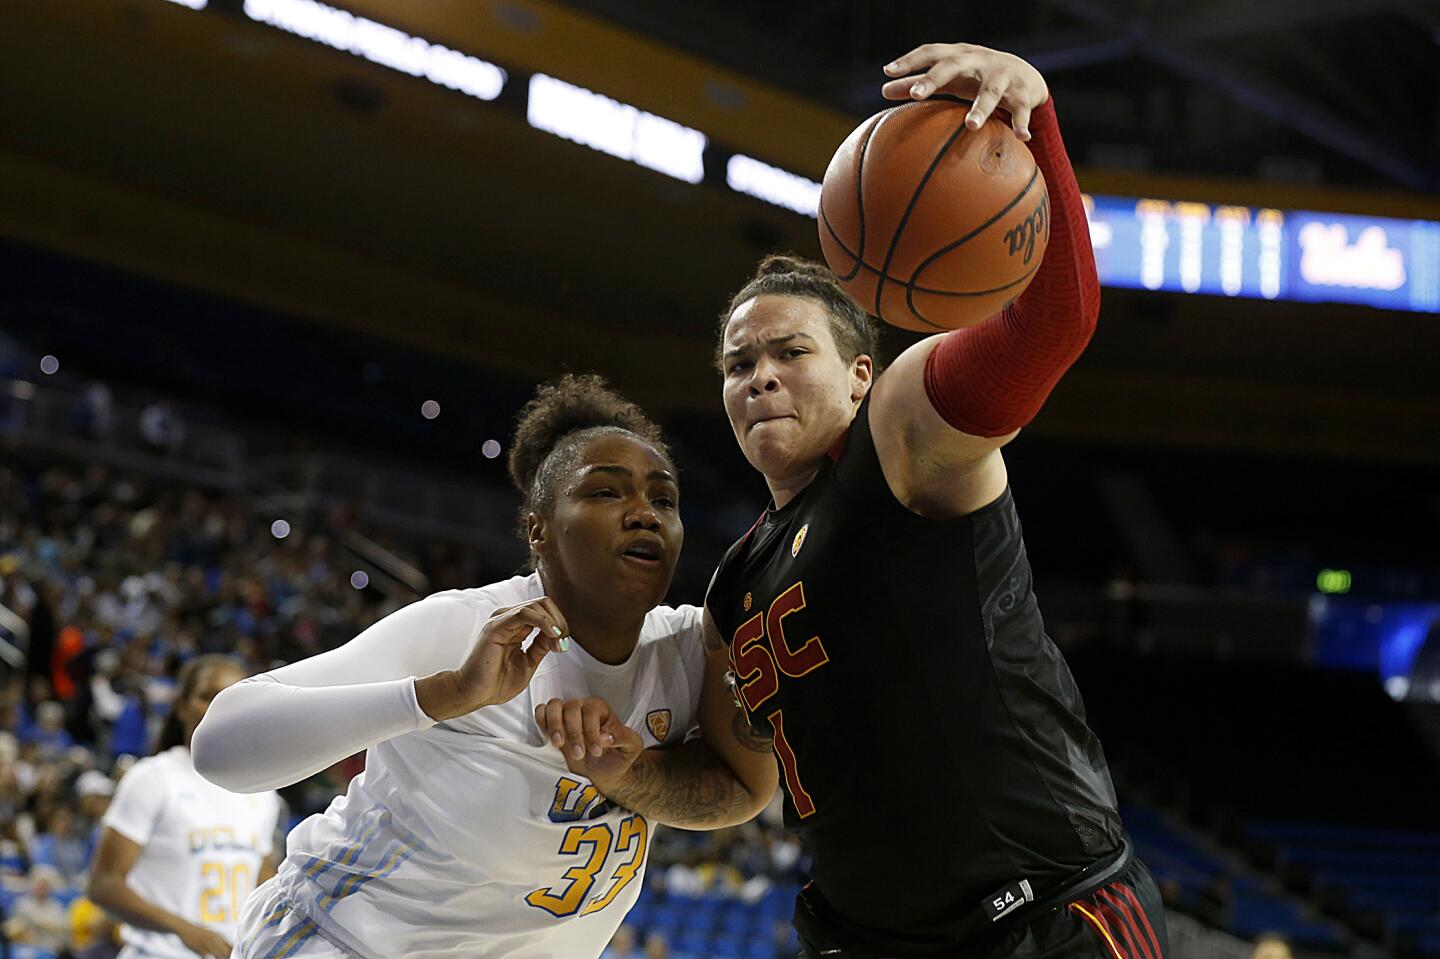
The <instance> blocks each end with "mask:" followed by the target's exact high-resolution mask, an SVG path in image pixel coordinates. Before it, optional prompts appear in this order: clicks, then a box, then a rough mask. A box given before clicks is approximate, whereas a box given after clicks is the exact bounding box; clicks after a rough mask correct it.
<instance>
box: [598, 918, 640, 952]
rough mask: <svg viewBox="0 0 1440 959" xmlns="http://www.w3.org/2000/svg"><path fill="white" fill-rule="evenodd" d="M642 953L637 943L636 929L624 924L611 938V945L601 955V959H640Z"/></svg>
mask: <svg viewBox="0 0 1440 959" xmlns="http://www.w3.org/2000/svg"><path fill="white" fill-rule="evenodd" d="M640 957H641V952H640V948H639V946H638V944H637V943H636V942H635V927H634V926H631V925H630V924H629V923H625V922H622V923H621V924H620V928H618V929H616V930H615V935H613V936H611V937H610V945H608V946H606V947H605V951H604V952H602V953H601V954H600V959H640Z"/></svg>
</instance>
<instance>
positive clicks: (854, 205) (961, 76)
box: [818, 43, 1050, 333]
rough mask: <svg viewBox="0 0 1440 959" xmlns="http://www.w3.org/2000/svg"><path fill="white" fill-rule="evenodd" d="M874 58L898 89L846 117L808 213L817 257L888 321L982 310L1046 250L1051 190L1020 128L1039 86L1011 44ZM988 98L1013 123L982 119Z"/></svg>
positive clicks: (951, 321) (948, 321) (1024, 277)
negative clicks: (861, 114)
mask: <svg viewBox="0 0 1440 959" xmlns="http://www.w3.org/2000/svg"><path fill="white" fill-rule="evenodd" d="M885 71H886V72H887V73H889V74H891V75H892V76H896V75H902V76H900V78H899V79H894V80H891V81H890V82H888V83H886V84H885V86H884V87H883V89H882V92H883V93H884V94H885V96H887V97H889V98H890V99H892V100H904V101H907V102H905V103H902V104H900V105H898V106H893V107H889V108H887V109H885V110H882V111H880V112H879V113H877V114H875V115H874V116H873V117H870V118H869V119H868V120H866V121H865V122H863V123H862V124H860V126H858V127H856V128H855V131H854V132H853V133H851V134H850V136H848V137H846V139H845V142H843V143H841V144H840V146H839V148H838V149H837V150H836V151H835V156H834V157H833V158H832V159H831V160H830V165H829V167H828V168H827V169H826V171H825V182H824V183H823V184H822V186H821V191H820V211H819V212H820V216H819V225H818V228H819V234H820V249H821V251H822V252H823V253H824V254H825V262H826V263H828V264H829V265H830V269H831V270H833V271H834V272H835V278H836V279H837V280H838V281H839V282H840V285H841V286H842V287H844V288H845V292H847V293H849V294H850V295H851V296H852V297H854V298H855V302H857V303H859V304H860V306H861V307H862V308H864V309H865V310H866V311H868V312H870V313H873V314H874V315H875V316H878V317H880V319H882V320H884V321H885V322H886V323H889V324H890V325H891V326H898V327H900V328H902V329H906V330H914V331H915V332H918V333H938V332H943V331H945V330H953V329H958V328H960V327H965V326H973V325H975V324H977V323H983V322H984V321H986V320H988V319H989V318H990V317H992V316H995V315H996V314H997V313H1000V312H1001V311H1002V310H1004V309H1005V307H1006V306H1008V305H1009V304H1011V303H1013V302H1014V301H1015V300H1016V299H1017V298H1018V297H1019V296H1020V294H1021V293H1023V292H1024V291H1025V288H1026V286H1027V285H1028V284H1029V283H1030V281H1031V279H1033V278H1034V276H1035V272H1036V270H1037V269H1039V266H1040V262H1041V260H1043V259H1044V256H1045V247H1046V244H1047V243H1048V241H1049V237H1050V205H1049V193H1048V191H1047V189H1046V184H1045V179H1044V177H1043V176H1042V175H1041V174H1040V171H1039V168H1038V167H1037V165H1036V163H1035V158H1034V156H1033V155H1032V154H1031V153H1030V151H1029V150H1028V149H1026V147H1025V144H1024V143H1022V142H1021V141H1022V140H1028V139H1029V138H1030V129H1029V127H1030V119H1031V113H1032V111H1034V110H1035V109H1036V108H1037V107H1039V106H1040V105H1041V104H1043V103H1044V102H1045V101H1046V100H1048V99H1049V98H1050V91H1049V89H1048V88H1047V87H1046V86H1045V80H1044V78H1043V77H1041V76H1040V73H1039V71H1037V70H1036V69H1035V68H1034V67H1032V66H1031V65H1030V64H1028V63H1026V62H1025V61H1024V60H1021V59H1020V58H1019V57H1017V56H1014V55H1013V54H1009V53H1002V52H1000V51H998V50H990V49H987V48H986V47H977V46H974V45H972V44H967V43H931V44H926V45H925V46H923V47H917V48H916V49H914V50H912V51H911V52H910V53H907V54H905V55H904V56H903V57H900V58H899V59H898V60H896V61H895V62H893V63H891V64H889V65H887V66H886V67H885ZM941 93H943V94H946V95H945V96H936V94H941ZM957 99H958V100H960V101H961V102H956V101H957ZM997 107H1000V108H1004V109H1005V110H1008V111H1009V121H1010V126H1008V127H1007V126H1006V125H1005V123H1004V121H1003V119H1002V118H1001V117H1000V116H998V115H997V116H995V117H994V118H993V119H994V122H989V121H990V120H991V119H992V114H993V113H994V111H995V110H996V108H997ZM1012 127H1013V132H1012V129H1011V128H1012Z"/></svg>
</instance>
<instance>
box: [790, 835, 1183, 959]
mask: <svg viewBox="0 0 1440 959" xmlns="http://www.w3.org/2000/svg"><path fill="white" fill-rule="evenodd" d="M1037 906H1038V904H1037ZM795 913H796V915H795V920H796V921H795V928H796V930H797V931H798V932H799V934H800V945H801V948H802V953H801V955H802V956H805V957H807V959H892V956H891V955H890V954H888V953H885V952H876V951H874V950H872V949H869V948H867V947H862V946H858V945H855V944H853V943H845V942H839V941H836V940H835V939H834V938H833V937H832V932H831V930H829V929H826V928H824V926H823V924H818V923H817V922H816V921H815V918H814V912H813V911H811V910H809V909H808V908H807V903H806V902H805V893H802V894H801V901H800V902H799V903H797V905H796V910H795ZM1169 954H1170V943H1169V940H1168V939H1167V937H1166V934H1165V908H1164V906H1163V905H1161V902H1160V890H1159V888H1158V887H1157V886H1156V885H1155V880H1154V879H1153V878H1152V877H1151V876H1150V870H1148V869H1146V868H1145V864H1144V863H1142V862H1141V861H1140V860H1139V859H1134V858H1132V859H1131V860H1130V862H1129V864H1128V865H1126V866H1125V867H1124V868H1123V869H1121V870H1120V871H1119V872H1117V873H1116V874H1115V875H1114V876H1113V877H1111V878H1110V879H1109V880H1108V881H1106V882H1105V884H1104V885H1102V886H1100V887H1098V888H1095V889H1090V890H1088V891H1086V892H1082V893H1081V894H1079V895H1078V896H1077V897H1075V898H1073V899H1070V900H1068V901H1065V902H1061V903H1057V904H1055V905H1053V906H1048V907H1044V908H1043V909H1042V911H1038V912H1036V913H1035V914H1034V915H1032V916H1030V917H1029V918H1026V919H1024V920H1023V921H1021V922H1019V923H1017V924H1016V925H1015V926H1014V927H1012V928H1010V929H1008V930H1005V931H1003V932H1000V933H999V934H997V935H996V936H994V937H988V938H987V939H986V940H985V941H984V942H977V943H975V944H974V945H973V947H969V948H966V947H961V948H959V949H957V950H956V951H954V952H946V953H936V954H934V955H935V956H936V957H937V959H1166V957H1167V956H1168V955H1169Z"/></svg>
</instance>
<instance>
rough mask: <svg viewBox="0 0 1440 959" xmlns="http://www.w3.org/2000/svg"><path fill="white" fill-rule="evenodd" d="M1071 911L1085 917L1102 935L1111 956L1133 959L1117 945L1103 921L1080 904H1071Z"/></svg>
mask: <svg viewBox="0 0 1440 959" xmlns="http://www.w3.org/2000/svg"><path fill="white" fill-rule="evenodd" d="M1091 905H1094V903H1091ZM1070 909H1071V910H1072V911H1074V912H1078V913H1079V914H1080V915H1081V916H1083V917H1084V918H1085V921H1086V922H1088V923H1090V925H1091V926H1092V927H1093V928H1094V929H1095V931H1096V932H1098V933H1099V934H1100V938H1101V939H1102V940H1104V942H1105V945H1107V946H1109V947H1110V955H1112V956H1113V957H1114V959H1132V957H1127V956H1126V955H1125V954H1124V953H1123V952H1121V951H1120V947H1119V946H1118V945H1117V944H1116V943H1115V937H1114V936H1113V935H1111V934H1110V930H1109V928H1108V927H1107V926H1106V924H1105V921H1104V920H1103V919H1101V918H1100V917H1099V916H1097V915H1096V914H1095V913H1093V912H1091V911H1090V910H1089V909H1086V908H1085V907H1084V906H1082V905H1081V904H1080V903H1078V902H1072V903H1070Z"/></svg>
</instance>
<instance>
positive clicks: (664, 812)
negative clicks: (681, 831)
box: [605, 741, 751, 829]
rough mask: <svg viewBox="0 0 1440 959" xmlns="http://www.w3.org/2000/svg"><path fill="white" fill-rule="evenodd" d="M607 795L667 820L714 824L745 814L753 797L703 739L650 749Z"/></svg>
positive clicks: (703, 826) (677, 823) (741, 818)
mask: <svg viewBox="0 0 1440 959" xmlns="http://www.w3.org/2000/svg"><path fill="white" fill-rule="evenodd" d="M605 798H606V799H609V800H610V801H612V802H616V803H619V804H620V805H622V806H624V807H625V808H627V809H632V810H634V811H635V812H638V813H640V814H641V815H642V816H647V817H649V818H650V819H653V820H655V821H657V822H662V823H665V824H666V825H667V826H680V827H682V828H686V827H688V828H698V829H714V828H718V827H720V826H727V825H733V824H737V823H740V822H743V821H744V820H745V819H747V818H748V815H749V813H748V810H749V807H750V803H751V799H750V794H749V792H747V791H746V789H745V787H744V785H742V784H741V782H740V780H738V779H736V778H735V774H734V773H733V772H731V771H730V767H729V766H727V765H726V764H725V761H724V760H723V759H721V758H720V757H719V756H718V755H716V754H715V752H714V751H713V750H712V749H711V748H710V747H709V746H707V745H705V743H703V742H699V741H695V742H688V743H682V744H681V745H679V746H672V747H670V748H668V749H649V750H646V752H645V754H643V755H642V756H641V758H640V759H637V760H636V761H635V763H634V765H632V766H631V767H630V771H629V772H628V773H627V774H626V776H625V779H624V781H623V782H622V783H621V784H620V785H619V786H617V787H615V788H612V789H609V790H607V791H606V794H605Z"/></svg>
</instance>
